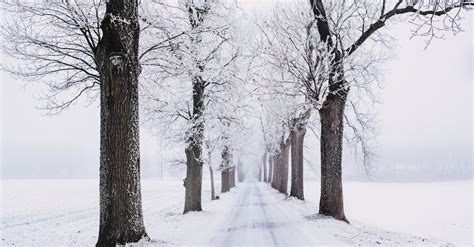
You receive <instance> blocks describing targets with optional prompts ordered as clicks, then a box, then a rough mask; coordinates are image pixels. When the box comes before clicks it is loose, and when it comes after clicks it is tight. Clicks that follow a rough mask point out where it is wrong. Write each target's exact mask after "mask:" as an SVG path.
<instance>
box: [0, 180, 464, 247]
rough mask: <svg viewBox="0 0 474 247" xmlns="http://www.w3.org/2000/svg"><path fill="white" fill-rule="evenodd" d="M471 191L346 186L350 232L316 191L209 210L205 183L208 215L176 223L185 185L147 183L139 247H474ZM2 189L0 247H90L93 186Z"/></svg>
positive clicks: (236, 194) (261, 194) (227, 198)
mask: <svg viewBox="0 0 474 247" xmlns="http://www.w3.org/2000/svg"><path fill="white" fill-rule="evenodd" d="M472 185H473V181H463V182H443V183H411V184H396V183H393V184H388V183H368V182H345V183H344V186H345V187H344V189H345V194H344V195H345V203H346V204H345V208H346V214H347V216H348V218H349V219H350V220H351V224H350V225H349V224H346V223H344V222H339V221H336V220H333V219H331V218H327V217H322V216H320V215H318V214H316V213H317V212H318V205H317V202H318V198H319V182H306V183H305V197H306V199H307V201H304V202H303V201H299V200H296V199H293V198H288V197H286V196H284V195H282V194H280V193H278V192H276V191H275V190H273V189H272V188H271V187H270V186H269V185H267V184H264V183H258V182H246V183H239V184H238V185H237V187H236V188H233V189H232V190H231V191H230V192H228V193H224V194H221V195H220V196H221V199H219V200H216V201H210V200H209V197H210V193H209V186H208V181H205V182H204V184H203V187H204V189H203V209H204V211H203V212H191V213H188V214H186V215H182V209H183V201H184V188H183V186H182V181H180V180H163V181H160V180H144V181H143V182H142V194H143V210H144V217H145V226H146V228H147V232H148V234H149V235H150V237H151V239H152V240H151V241H149V242H140V244H138V245H139V246H326V245H332V246H346V245H363V246H406V245H412V246H420V245H425V246H445V245H448V243H452V244H455V245H472V201H471V200H472ZM1 186H2V187H1V189H2V191H1V194H2V203H1V205H2V210H1V226H0V231H1V242H0V245H1V246H13V245H15V246H93V245H94V244H95V242H96V240H97V233H98V229H99V208H98V205H99V204H98V186H99V183H98V181H97V180H3V181H2V182H1ZM216 188H217V190H219V183H217V184H216ZM382 229H384V230H382ZM388 230H389V231H388ZM415 235H417V236H415Z"/></svg>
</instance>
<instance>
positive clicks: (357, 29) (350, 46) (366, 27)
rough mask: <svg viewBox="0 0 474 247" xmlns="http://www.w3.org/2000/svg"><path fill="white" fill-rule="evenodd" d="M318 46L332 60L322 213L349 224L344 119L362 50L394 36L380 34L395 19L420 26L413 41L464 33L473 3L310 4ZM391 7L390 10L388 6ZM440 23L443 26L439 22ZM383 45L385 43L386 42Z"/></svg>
mask: <svg viewBox="0 0 474 247" xmlns="http://www.w3.org/2000/svg"><path fill="white" fill-rule="evenodd" d="M310 4H311V10H312V12H313V16H314V21H315V25H316V29H317V34H318V35H319V40H320V42H321V43H323V44H324V45H325V46H326V51H327V52H328V53H329V54H330V60H329V63H328V84H329V85H328V93H327V96H326V97H325V98H324V99H323V101H322V105H321V108H320V109H319V116H320V120H321V198H320V204H319V213H320V214H324V215H328V216H332V217H334V218H336V219H339V220H344V221H347V218H346V216H345V213H344V204H343V192H342V169H341V168H342V143H343V129H344V113H345V106H346V102H347V100H348V95H349V91H350V88H351V87H353V86H354V85H355V84H356V83H354V82H355V81H356V80H354V78H355V76H354V74H351V72H350V71H349V70H351V69H352V68H351V66H349V65H348V63H351V62H352V61H354V59H356V58H355V56H354V55H353V54H357V56H360V55H361V53H362V52H358V51H359V50H363V49H361V47H362V45H363V44H365V43H370V41H378V42H379V43H383V42H384V41H386V38H387V36H389V34H388V35H387V34H382V33H381V32H380V31H381V28H382V27H384V26H385V24H386V23H387V22H388V21H389V20H392V19H394V17H396V16H402V15H405V16H408V17H410V18H411V19H410V22H412V23H413V24H415V26H416V29H415V32H414V35H422V36H427V37H428V41H427V42H428V43H429V42H430V41H431V40H432V38H433V37H437V36H438V32H440V31H446V30H451V31H454V32H459V31H461V29H460V26H459V24H458V20H459V19H460V13H461V10H462V9H469V7H470V6H473V5H474V3H473V2H471V1H449V0H447V1H430V2H426V1H402V0H399V1H396V2H395V3H393V4H391V3H388V2H387V1H385V0H384V1H381V3H379V4H374V3H373V2H371V1H340V2H332V1H323V0H310ZM389 5H390V6H389ZM438 20H439V21H438ZM381 41H382V42H381Z"/></svg>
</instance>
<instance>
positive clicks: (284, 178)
mask: <svg viewBox="0 0 474 247" xmlns="http://www.w3.org/2000/svg"><path fill="white" fill-rule="evenodd" d="M280 149H281V157H280V163H281V164H280V172H279V177H280V178H279V180H280V182H279V188H278V190H279V191H280V192H281V193H283V194H285V195H288V155H289V152H290V138H288V139H287V140H286V141H282V142H281V144H280Z"/></svg>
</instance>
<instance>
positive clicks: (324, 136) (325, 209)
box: [319, 91, 348, 222]
mask: <svg viewBox="0 0 474 247" xmlns="http://www.w3.org/2000/svg"><path fill="white" fill-rule="evenodd" d="M346 97H347V92H345V91H341V92H340V93H339V94H337V95H334V94H333V95H329V96H328V98H327V99H326V100H325V102H324V104H323V107H322V108H321V110H320V111H319V115H320V119H321V198H320V201H319V213H320V214H323V215H328V216H332V217H334V218H336V219H338V220H343V221H346V222H348V220H347V218H346V216H345V214H344V201H343V191H342V141H343V136H342V134H343V127H344V124H343V123H344V122H343V120H344V107H345V102H346Z"/></svg>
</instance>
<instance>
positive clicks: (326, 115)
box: [310, 0, 349, 222]
mask: <svg viewBox="0 0 474 247" xmlns="http://www.w3.org/2000/svg"><path fill="white" fill-rule="evenodd" d="M310 4H311V9H312V12H313V14H314V18H315V21H316V24H317V28H318V32H319V35H320V38H321V41H322V42H324V43H326V45H327V48H328V50H329V51H331V55H332V59H331V62H330V65H329V70H330V73H329V93H328V96H327V97H326V99H325V101H324V102H323V106H322V107H321V109H320V110H319V115H320V121H321V140H320V142H321V145H320V146H321V197H320V199H319V213H320V214H323V215H327V216H332V217H334V218H335V219H338V220H343V221H346V222H349V221H348V220H347V218H346V216H345V214H344V203H343V195H342V138H343V126H344V125H343V119H344V107H345V103H346V100H347V95H348V93H349V87H348V86H347V82H346V81H345V78H344V68H343V53H342V52H341V51H340V50H338V48H337V45H336V44H335V41H334V40H333V38H332V36H331V30H330V28H329V23H328V19H327V15H326V12H325V9H324V5H323V3H322V1H321V0H310Z"/></svg>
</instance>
